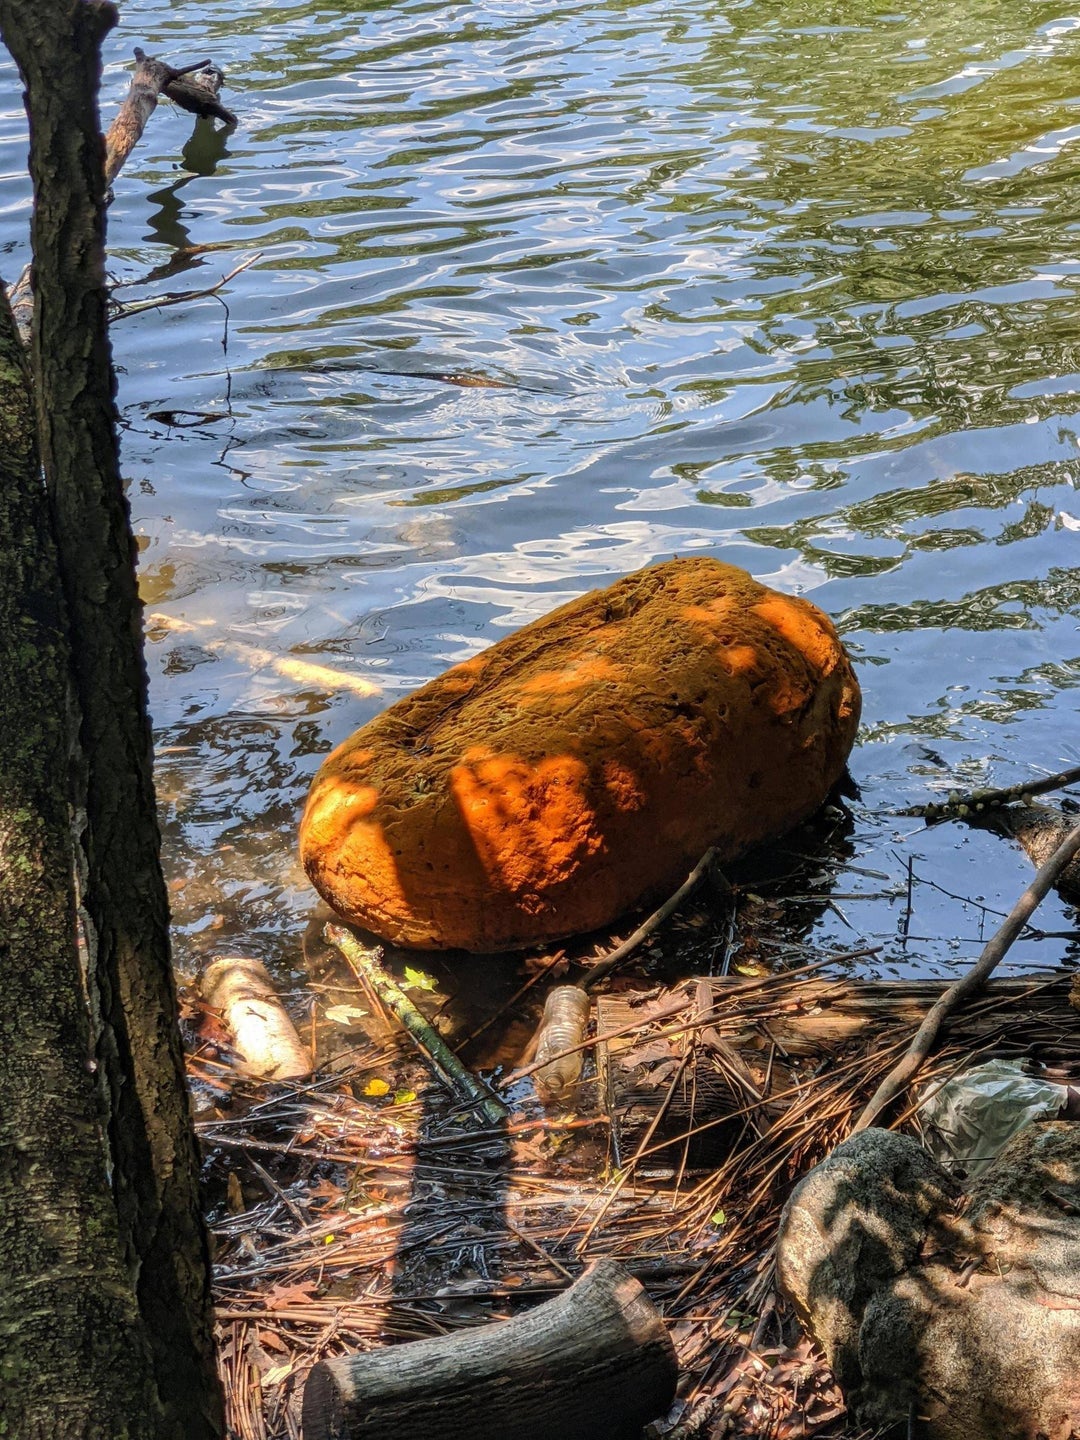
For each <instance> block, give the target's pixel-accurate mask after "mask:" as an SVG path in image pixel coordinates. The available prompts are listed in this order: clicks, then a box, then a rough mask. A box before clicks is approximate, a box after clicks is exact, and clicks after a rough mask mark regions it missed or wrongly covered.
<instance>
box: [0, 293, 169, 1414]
mask: <svg viewBox="0 0 1080 1440" xmlns="http://www.w3.org/2000/svg"><path fill="white" fill-rule="evenodd" d="M24 365H25V360H24V356H23V351H22V345H21V342H20V340H19V337H18V334H17V332H16V330H15V323H14V320H13V319H12V317H11V312H10V310H9V308H8V303H7V300H6V298H5V297H3V296H2V295H0V535H2V536H3V537H4V543H3V545H0V675H2V676H3V684H0V1254H2V1255H3V1257H4V1284H3V1285H2V1286H0V1435H10V1436H19V1437H20V1440H38V1437H40V1440H46V1437H48V1440H52V1437H53V1436H63V1437H69V1436H70V1437H75V1436H88V1437H89V1436H99V1435H110V1436H116V1437H117V1440H120V1437H131V1440H135V1437H139V1440H142V1437H143V1436H146V1437H150V1436H154V1435H156V1433H157V1429H156V1421H155V1419H154V1415H155V1400H154V1395H153V1389H152V1387H151V1386H150V1385H149V1384H148V1380H149V1375H150V1367H149V1353H148V1350H147V1345H146V1337H145V1335H144V1333H143V1329H142V1323H141V1318H140V1316H139V1311H138V1307H137V1305H136V1303H135V1298H134V1294H133V1292H132V1290H131V1287H130V1284H129V1283H128V1277H127V1274H126V1272H125V1267H124V1265H123V1263H122V1258H121V1249H120V1238H119V1230H118V1226H117V1219H116V1210H115V1207H114V1205H113V1200H112V1194H111V1191H110V1188H109V1183H108V1177H107V1173H106V1169H105V1152H104V1147H103V1144H102V1133H101V1120H102V1111H101V1106H100V1103H99V1100H100V1097H99V1092H98V1087H97V1085H96V1084H95V1081H94V1076H93V1074H92V1071H91V1067H90V1065H89V1059H90V1054H91V1036H90V1016H89V1012H88V1009H87V1004H86V996H85V992H84V986H83V977H82V972H81V966H80V962H79V954H78V949H77V946H76V928H75V886H74V876H73V869H72V852H71V824H70V811H69V806H68V801H67V796H66V793H65V787H64V786H63V784H62V783H59V784H58V783H57V782H58V777H63V776H64V775H65V774H66V773H67V771H68V767H69V764H70V748H71V730H72V727H71V725H70V719H69V711H70V707H69V696H68V689H67V676H68V663H69V655H68V649H67V641H66V636H65V633H64V626H63V623H62V615H61V607H60V604H59V578H58V573H57V567H56V549H55V546H54V544H53V537H52V533H51V528H50V526H49V524H48V520H47V516H46V511H45V507H44V505H43V503H42V500H43V489H42V481H41V470H40V466H39V464H38V458H37V443H36V437H35V434H34V417H33V409H32V405H31V400H30V390H29V387H28V384H27V376H26V373H25V371H24ZM58 1377H62V1380H63V1383H62V1384H59V1385H58V1383H57V1381H58Z"/></svg>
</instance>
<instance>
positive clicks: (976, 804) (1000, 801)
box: [896, 765, 1080, 825]
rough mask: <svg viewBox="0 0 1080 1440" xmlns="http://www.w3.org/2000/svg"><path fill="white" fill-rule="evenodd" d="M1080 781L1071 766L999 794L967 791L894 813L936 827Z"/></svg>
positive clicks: (1079, 770)
mask: <svg viewBox="0 0 1080 1440" xmlns="http://www.w3.org/2000/svg"><path fill="white" fill-rule="evenodd" d="M1077 781H1080V765H1073V766H1072V767H1070V769H1068V770H1061V771H1059V772H1058V773H1057V774H1056V775H1046V776H1044V777H1043V778H1042V779H1041V780H1028V781H1023V782H1021V783H1020V784H1019V785H1009V786H1006V787H1005V789H1003V790H985V789H984V790H971V791H969V792H968V793H967V794H966V795H963V794H961V793H960V792H959V791H954V792H953V794H951V795H950V796H948V798H947V799H945V800H938V801H936V802H933V803H931V804H929V805H911V806H909V807H908V809H906V810H898V811H897V812H896V813H897V814H898V815H920V816H922V818H923V819H924V820H925V821H926V823H927V824H928V825H936V824H937V823H938V822H939V821H941V820H956V819H961V820H966V819H968V818H969V817H970V816H971V815H973V814H978V813H980V812H982V811H985V810H990V809H994V808H996V807H997V806H1000V805H1010V804H1012V803H1013V802H1014V801H1018V802H1019V803H1020V804H1024V805H1026V804H1027V802H1028V801H1029V800H1030V799H1031V797H1032V796H1033V795H1046V794H1048V793H1049V792H1050V791H1051V790H1063V789H1064V788H1065V786H1066V785H1075V784H1076V783H1077Z"/></svg>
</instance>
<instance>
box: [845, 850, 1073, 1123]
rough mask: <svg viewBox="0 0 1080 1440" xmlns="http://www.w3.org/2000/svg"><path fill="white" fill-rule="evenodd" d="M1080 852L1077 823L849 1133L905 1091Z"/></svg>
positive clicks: (947, 993) (926, 1022)
mask: <svg viewBox="0 0 1080 1440" xmlns="http://www.w3.org/2000/svg"><path fill="white" fill-rule="evenodd" d="M1078 851H1080V825H1076V826H1075V827H1074V828H1073V829H1072V830H1071V831H1070V832H1069V834H1068V835H1067V836H1066V838H1065V839H1064V840H1063V841H1062V843H1061V844H1060V845H1059V846H1058V848H1057V849H1056V850H1055V851H1054V853H1053V855H1051V857H1050V859H1049V860H1048V861H1047V862H1046V864H1045V865H1043V866H1042V868H1041V869H1040V870H1039V871H1038V872H1037V874H1036V876H1035V878H1034V880H1032V882H1031V884H1030V885H1029V886H1028V888H1027V889H1026V890H1025V891H1024V893H1023V895H1021V896H1020V899H1019V900H1018V901H1017V902H1016V904H1015V905H1014V906H1013V908H1012V909H1011V910H1010V911H1009V913H1008V915H1007V916H1006V918H1005V920H1004V922H1003V923H1002V925H1001V928H1000V929H999V930H998V931H997V933H996V934H995V935H994V936H993V937H992V938H991V939H990V940H989V942H988V943H987V945H986V946H985V947H984V949H983V952H982V954H981V955H980V956H979V958H978V960H976V962H975V964H974V965H973V966H972V967H971V969H970V970H969V971H968V972H967V974H966V975H962V976H961V977H960V979H959V980H957V982H956V984H955V985H950V986H949V988H948V990H946V991H945V993H944V994H943V995H942V996H941V998H940V999H939V1000H938V1001H937V1002H936V1003H935V1004H934V1005H933V1006H932V1007H931V1009H930V1011H929V1013H928V1014H927V1016H926V1019H925V1020H924V1021H923V1022H922V1024H921V1025H920V1026H919V1028H918V1030H917V1031H916V1032H915V1038H914V1039H913V1040H912V1042H911V1044H910V1045H909V1046H908V1049H907V1051H906V1052H905V1053H904V1054H903V1055H902V1056H901V1057H900V1059H899V1060H898V1061H897V1063H896V1064H895V1065H894V1066H893V1068H892V1069H891V1070H890V1071H889V1073H888V1074H887V1075H886V1076H885V1078H884V1080H882V1082H881V1084H880V1085H879V1086H878V1088H877V1090H876V1091H875V1092H874V1095H873V1097H872V1098H871V1100H870V1101H869V1103H868V1104H867V1105H866V1107H865V1109H864V1110H863V1112H862V1114H861V1115H860V1116H859V1118H858V1120H856V1122H855V1125H854V1127H853V1128H852V1132H851V1133H852V1134H853V1135H854V1134H857V1133H858V1132H859V1131H860V1130H865V1129H866V1128H867V1127H868V1126H870V1125H872V1124H873V1123H874V1121H875V1120H876V1118H877V1116H878V1115H879V1114H880V1113H881V1111H882V1110H884V1108H885V1106H886V1105H888V1104H889V1102H890V1101H891V1100H893V1099H894V1098H895V1097H896V1096H897V1095H898V1094H899V1093H900V1091H901V1090H902V1089H903V1088H904V1086H905V1085H906V1084H907V1082H908V1081H909V1080H910V1079H911V1077H912V1076H913V1075H914V1074H915V1072H916V1071H917V1070H918V1069H919V1067H920V1066H921V1065H922V1063H923V1061H924V1060H925V1059H926V1057H927V1056H928V1055H929V1053H930V1051H931V1049H932V1048H933V1045H934V1041H935V1040H936V1039H937V1036H938V1031H939V1030H940V1029H941V1026H942V1022H943V1021H944V1020H945V1017H946V1016H947V1015H948V1014H949V1012H950V1011H951V1010H955V1009H956V1007H957V1006H958V1005H959V1004H960V1002H961V1001H962V1000H965V999H967V997H968V996H969V995H971V994H972V993H973V992H974V991H976V990H978V989H979V988H980V987H981V986H982V985H983V984H985V982H986V980H987V978H988V977H989V976H990V974H991V973H992V972H993V970H994V969H995V968H996V966H997V965H998V964H1000V962H1001V961H1002V960H1003V959H1004V957H1005V955H1006V953H1007V952H1008V950H1009V947H1010V946H1011V945H1012V943H1013V941H1014V940H1015V939H1016V937H1017V936H1018V935H1019V934H1020V932H1021V930H1023V928H1024V926H1025V925H1026V924H1027V921H1028V918H1029V916H1030V915H1031V912H1032V911H1033V910H1034V909H1035V907H1036V906H1037V905H1038V904H1039V902H1040V901H1041V900H1042V899H1043V897H1044V896H1045V894H1046V892H1047V891H1048V890H1049V889H1050V888H1051V886H1052V885H1053V884H1054V881H1055V880H1056V879H1057V878H1058V876H1059V875H1060V874H1061V872H1062V871H1063V870H1064V869H1065V866H1066V865H1068V863H1069V861H1070V860H1071V859H1072V858H1073V856H1074V855H1075V854H1077V852H1078Z"/></svg>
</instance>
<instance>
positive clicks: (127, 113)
mask: <svg viewBox="0 0 1080 1440" xmlns="http://www.w3.org/2000/svg"><path fill="white" fill-rule="evenodd" d="M135 59H136V61H137V62H138V63H137V65H136V67H135V74H134V75H133V76H132V77H131V88H130V89H129V90H128V93H127V95H126V97H125V99H124V103H123V104H122V105H121V106H120V109H119V111H118V112H117V115H116V119H115V120H114V121H113V123H112V124H111V125H110V126H109V133H108V134H107V135H106V136H105V183H106V185H111V184H112V183H113V181H114V180H115V179H116V177H117V175H119V174H120V171H121V170H122V169H123V167H124V161H125V160H126V159H127V158H128V156H129V155H130V154H131V152H132V150H134V149H135V146H136V145H137V144H138V143H139V140H140V138H141V136H142V133H143V131H144V130H145V129H146V122H147V121H148V120H149V119H150V116H151V115H152V114H153V113H154V111H155V110H156V109H157V103H158V96H159V95H161V94H165V95H168V97H169V98H170V99H171V100H174V101H175V102H176V104H177V105H179V106H181V107H182V108H183V109H184V110H190V111H192V112H193V113H194V114H196V115H206V116H213V117H215V118H216V119H219V120H224V121H225V123H226V124H227V125H235V124H236V116H235V115H234V114H233V113H232V111H231V110H226V108H225V106H224V105H222V104H221V102H220V101H219V100H218V98H217V92H218V90H219V88H220V86H221V83H222V79H223V78H224V77H223V72H222V71H221V70H219V69H218V67H217V66H216V65H215V64H214V63H213V61H211V60H196V61H195V63H194V64H193V65H183V66H181V67H180V68H179V69H177V68H176V67H175V66H173V65H167V64H166V63H165V61H164V60H159V59H158V58H157V57H156V56H155V55H147V54H146V53H145V52H144V51H142V50H139V49H136V51H135ZM194 72H199V75H200V78H199V79H197V80H196V79H188V78H187V77H188V76H192V75H193V74H194Z"/></svg>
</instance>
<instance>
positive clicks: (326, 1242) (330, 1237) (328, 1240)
mask: <svg viewBox="0 0 1080 1440" xmlns="http://www.w3.org/2000/svg"><path fill="white" fill-rule="evenodd" d="M336 1239H337V1236H336V1235H324V1236H323V1242H322V1243H323V1244H324V1245H332V1244H333V1243H334V1241H335V1240H336Z"/></svg>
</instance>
